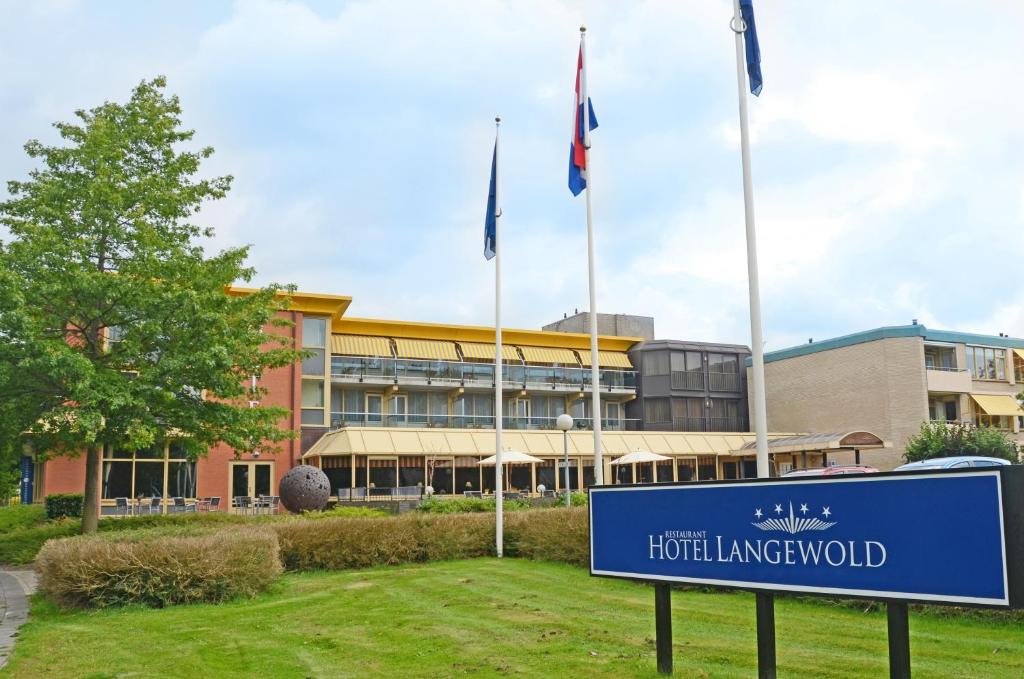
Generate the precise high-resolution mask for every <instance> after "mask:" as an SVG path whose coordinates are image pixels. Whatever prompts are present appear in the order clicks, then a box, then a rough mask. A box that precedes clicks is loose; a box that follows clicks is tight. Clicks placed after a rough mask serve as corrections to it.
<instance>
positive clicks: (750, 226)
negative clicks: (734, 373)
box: [732, 0, 770, 478]
mask: <svg viewBox="0 0 1024 679" xmlns="http://www.w3.org/2000/svg"><path fill="white" fill-rule="evenodd" d="M741 28H742V29H743V30H740V29H741ZM732 30H733V33H734V34H735V37H736V87H737V92H738V93H739V101H740V149H741V156H742V159H743V206H744V218H745V221H746V227H747V285H748V287H749V291H750V351H751V364H752V366H751V367H752V371H751V372H752V373H753V378H754V379H753V382H754V384H753V390H754V438H755V440H756V445H757V477H758V478H766V477H768V476H770V473H769V469H768V416H767V412H766V406H765V391H764V338H763V335H762V332H761V291H760V285H759V283H758V272H757V231H756V230H755V228H754V185H753V181H752V179H751V176H750V131H749V127H748V123H747V77H746V72H745V71H744V66H745V65H746V58H745V56H744V50H743V32H744V31H745V30H746V27H745V26H744V25H743V18H742V17H741V16H740V2H739V0H733V19H732Z"/></svg>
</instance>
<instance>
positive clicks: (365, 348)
mask: <svg viewBox="0 0 1024 679" xmlns="http://www.w3.org/2000/svg"><path fill="white" fill-rule="evenodd" d="M331 353H332V354H339V355H341V356H383V357H385V358H391V356H392V353H391V342H390V341H389V340H388V338H387V337H368V336H366V335H331Z"/></svg>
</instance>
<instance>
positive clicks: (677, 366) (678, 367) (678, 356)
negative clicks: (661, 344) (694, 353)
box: [670, 351, 686, 373]
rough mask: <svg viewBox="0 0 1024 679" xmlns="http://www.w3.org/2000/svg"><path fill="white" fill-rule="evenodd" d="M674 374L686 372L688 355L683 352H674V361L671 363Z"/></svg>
mask: <svg viewBox="0 0 1024 679" xmlns="http://www.w3.org/2000/svg"><path fill="white" fill-rule="evenodd" d="M670 363H671V367H672V372H674V373H678V372H685V371H686V353H684V352H682V351H673V352H672V360H671V361H670Z"/></svg>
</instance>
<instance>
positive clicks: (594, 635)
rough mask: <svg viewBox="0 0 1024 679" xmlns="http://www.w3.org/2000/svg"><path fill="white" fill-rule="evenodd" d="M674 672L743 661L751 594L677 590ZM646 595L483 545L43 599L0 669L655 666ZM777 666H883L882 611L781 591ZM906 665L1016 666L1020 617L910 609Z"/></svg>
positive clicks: (859, 673)
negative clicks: (247, 580) (160, 605)
mask: <svg viewBox="0 0 1024 679" xmlns="http://www.w3.org/2000/svg"><path fill="white" fill-rule="evenodd" d="M673 596H674V598H673V613H674V615H673V626H674V628H675V629H674V631H675V662H676V676H681V677H705V676H706V677H744V678H746V677H751V676H754V675H755V637H754V624H753V621H754V602H753V597H752V596H751V595H748V594H742V593H700V592H676V593H675V594H674V595H673ZM653 600H654V595H653V591H652V590H651V589H650V588H649V587H646V586H643V585H638V584H634V583H629V582H623V581H613V580H606V579H598V578H591V577H590V576H589V575H587V573H586V571H584V570H582V569H580V568H577V567H574V566H567V565H562V564H552V563H538V562H530V561H525V560H519V559H506V560H504V561H499V560H496V559H481V560H473V561H458V562H445V563H435V564H426V565H415V566H406V567H393V568H379V569H373V570H368V571H350V572H332V573H306V574H300V575H288V576H286V577H285V578H284V579H283V581H282V583H281V584H279V585H278V586H277V587H276V588H275V590H274V591H272V592H271V593H269V594H266V595H263V596H260V597H258V598H256V599H253V600H249V601H238V602H234V603H230V604H223V605H220V606H211V605H197V606H182V607H177V608H169V609H164V610H145V609H122V610H107V611H97V612H60V611H57V610H56V609H54V608H53V607H52V606H51V605H49V604H47V603H45V602H43V601H41V600H39V599H38V598H37V599H36V601H35V602H34V605H33V609H32V617H31V621H30V622H29V623H28V624H27V625H26V626H25V627H23V628H22V633H21V636H20V639H19V641H18V643H17V645H16V646H15V651H14V655H13V657H12V659H11V662H10V664H9V665H8V667H7V668H6V670H4V671H0V677H33V678H34V677H46V676H59V677H92V678H99V677H122V676H123V677H128V676H132V677H134V676H161V677H254V676H262V677H378V676H379V677H455V676H465V675H468V676H499V675H501V676H508V675H512V676H522V677H539V676H572V677H585V678H587V679H590V678H591V677H623V676H630V677H633V676H637V677H644V676H650V677H654V676H657V674H656V672H655V669H654V667H655V658H654V639H653V637H654V605H653ZM776 616H777V627H778V635H779V636H778V657H779V662H780V668H779V673H780V675H781V676H784V677H882V676H886V674H887V665H886V637H885V616H884V614H882V613H878V612H875V613H867V614H866V613H862V612H861V611H859V610H856V609H851V608H845V607H839V606H831V605H828V604H825V603H812V602H806V601H799V600H795V599H781V600H779V601H778V603H777V606H776ZM910 632H911V644H912V653H913V659H914V676H915V678H918V679H923V678H925V677H957V679H967V678H969V677H979V678H981V677H984V678H985V679H991V678H996V677H1013V678H1014V679H1017V678H1018V677H1021V676H1024V629H1022V627H1021V625H1020V623H1019V622H1018V623H1011V622H1003V621H995V622H992V621H985V620H977V619H963V618H944V617H938V616H934V615H930V614H918V615H912V617H911V630H910Z"/></svg>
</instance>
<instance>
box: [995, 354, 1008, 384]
mask: <svg viewBox="0 0 1024 679" xmlns="http://www.w3.org/2000/svg"><path fill="white" fill-rule="evenodd" d="M995 352H996V379H997V380H1005V379H1006V352H1005V351H1003V350H1002V349H996V350H995Z"/></svg>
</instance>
